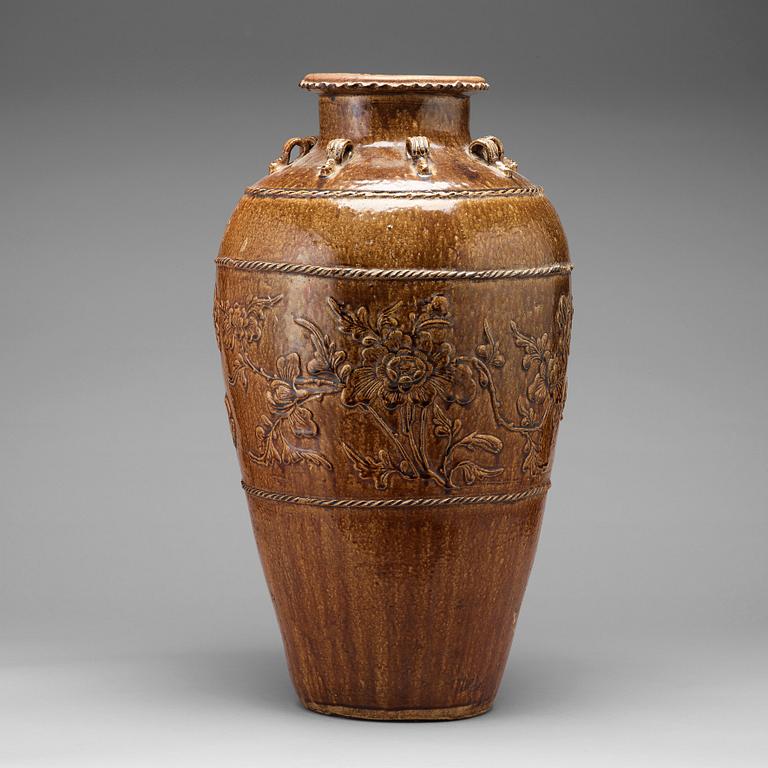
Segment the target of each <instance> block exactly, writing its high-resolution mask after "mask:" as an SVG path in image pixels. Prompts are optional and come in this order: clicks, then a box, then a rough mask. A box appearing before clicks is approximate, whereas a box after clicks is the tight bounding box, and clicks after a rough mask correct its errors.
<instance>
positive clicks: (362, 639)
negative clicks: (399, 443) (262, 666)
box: [249, 496, 544, 720]
mask: <svg viewBox="0 0 768 768" xmlns="http://www.w3.org/2000/svg"><path fill="white" fill-rule="evenodd" d="M249 505H250V510H251V517H252V521H253V527H254V531H255V534H256V540H257V543H258V547H259V552H260V555H261V560H262V563H263V566H264V571H265V574H266V577H267V581H268V584H269V589H270V592H271V595H272V599H273V601H274V604H275V609H276V611H277V616H278V621H279V624H280V629H281V632H282V636H283V641H284V644H285V651H286V655H287V658H288V665H289V668H290V672H291V677H292V679H293V683H294V685H295V687H296V691H297V693H298V695H299V698H300V700H301V702H302V703H303V704H304V706H306V707H307V708H308V709H311V710H314V711H316V712H322V713H325V714H333V715H342V716H347V717H357V718H366V719H377V720H453V719H459V718H464V717H473V716H475V715H479V714H482V713H484V712H486V711H488V709H490V707H491V706H492V704H493V700H494V697H495V695H496V692H497V690H498V687H499V683H500V681H501V677H502V674H503V671H504V666H505V664H506V659H507V656H508V653H509V648H510V644H511V642H512V636H513V634H514V630H515V624H516V621H517V617H518V614H519V611H520V604H521V602H522V599H523V593H524V591H525V586H526V583H527V580H528V575H529V572H530V569H531V565H532V563H533V558H534V554H535V550H536V542H537V540H538V535H539V530H540V527H541V517H542V512H543V507H544V498H543V496H539V497H536V498H529V499H525V500H522V501H519V502H515V503H511V504H506V503H501V504H498V503H497V504H487V505H484V504H471V505H469V504H467V505H462V504H457V505H455V506H453V505H452V506H441V507H436V508H429V507H412V508H402V509H386V508H373V509H360V508H352V509H350V508H322V507H316V506H308V505H307V506H305V505H301V504H294V503H282V502H276V501H270V500H266V499H258V498H249Z"/></svg>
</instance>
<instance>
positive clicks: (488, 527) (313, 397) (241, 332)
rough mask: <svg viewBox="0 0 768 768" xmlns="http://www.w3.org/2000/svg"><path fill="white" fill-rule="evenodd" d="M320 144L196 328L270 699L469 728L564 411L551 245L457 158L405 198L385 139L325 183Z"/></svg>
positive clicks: (490, 679)
mask: <svg viewBox="0 0 768 768" xmlns="http://www.w3.org/2000/svg"><path fill="white" fill-rule="evenodd" d="M392 102H393V103H394V104H396V103H397V96H396V95H394V94H393V95H392ZM321 115H322V110H321ZM322 134H323V132H322V125H321V142H319V143H318V144H319V146H318V145H317V144H316V145H315V147H314V149H311V150H310V151H309V152H307V153H306V155H305V156H304V157H302V158H301V159H300V160H299V161H297V162H296V163H295V164H294V163H290V162H289V163H288V167H287V168H285V169H284V171H281V170H278V171H277V172H276V173H274V174H272V175H271V176H269V177H268V178H267V179H266V180H264V181H263V182H260V183H259V184H257V185H255V186H254V187H251V188H249V190H247V191H246V194H245V195H244V196H243V198H242V199H241V201H240V203H239V205H238V207H237V209H236V210H235V213H234V214H233V216H232V218H231V220H230V223H229V226H228V228H227V231H226V233H225V236H224V239H223V242H222V246H221V250H220V253H219V258H218V259H217V264H218V270H217V283H216V295H215V305H214V321H215V326H216V333H217V340H218V342H219V346H220V349H221V352H222V360H223V367H224V374H225V380H226V386H227V392H226V405H227V412H228V414H229V420H230V425H231V428H232V434H233V440H234V442H235V445H236V447H237V451H238V456H239V460H240V465H241V470H242V476H243V485H244V488H245V490H246V495H247V498H248V503H249V506H250V512H251V517H252V521H253V527H254V531H255V535H256V540H257V544H258V547H259V552H260V555H261V560H262V564H263V566H264V571H265V574H266V578H267V581H268V583H269V588H270V592H271V595H272V598H273V601H274V604H275V609H276V612H277V616H278V621H279V624H280V629H281V633H282V636H283V641H284V645H285V650H286V655H287V658H288V664H289V668H290V671H291V676H292V679H293V682H294V685H295V687H296V689H297V692H298V694H299V697H300V699H301V701H302V702H303V703H304V705H305V706H307V707H308V708H310V709H313V710H316V711H320V712H324V713H329V714H341V715H347V716H352V717H365V718H376V719H454V718H459V717H468V716H472V715H476V714H480V713H482V712H484V711H486V710H487V709H489V708H490V706H491V704H492V702H493V699H494V696H495V694H496V691H497V689H498V686H499V683H500V680H501V676H502V673H503V669H504V666H505V663H506V658H507V655H508V652H509V648H510V643H511V640H512V635H513V633H514V627H515V623H516V620H517V616H518V614H519V610H520V604H521V601H522V597H523V593H524V590H525V585H526V582H527V579H528V574H529V572H530V568H531V565H532V562H533V557H534V553H535V549H536V542H537V539H538V535H539V530H540V527H541V518H542V512H543V507H544V499H545V494H546V490H547V488H548V486H549V475H550V470H551V464H552V456H553V451H554V443H555V438H556V433H557V428H558V424H559V421H560V418H561V414H562V409H563V405H564V401H565V368H566V363H567V355H568V345H569V340H570V323H571V306H572V305H571V299H570V262H569V259H568V253H567V245H566V242H565V238H564V236H563V232H562V228H561V226H560V223H559V220H558V218H557V215H556V214H555V212H554V209H553V208H552V206H551V204H550V203H549V202H548V201H547V199H546V198H545V197H544V196H543V194H541V192H540V191H539V190H537V189H536V188H533V187H531V186H526V185H524V184H521V183H519V182H517V183H515V179H512V180H511V181H508V180H507V179H508V178H509V177H508V176H505V178H504V180H503V183H499V182H498V181H495V179H494V182H495V183H496V186H489V183H488V181H487V180H485V179H482V180H481V182H480V184H478V183H476V182H473V179H472V175H473V173H474V172H477V171H476V169H473V162H474V159H473V157H472V156H471V155H469V154H467V153H466V151H464V150H462V148H461V139H462V137H461V136H459V140H457V142H456V145H457V146H456V147H455V148H454V147H450V146H448V145H450V141H447V142H445V152H444V154H443V155H441V154H440V152H438V151H436V152H434V153H433V154H432V155H431V157H430V158H429V159H428V162H430V163H432V164H433V166H434V167H433V168H432V169H431V171H432V173H431V178H430V179H428V180H426V181H425V180H424V178H423V176H421V175H419V174H418V173H417V172H416V171H414V167H413V162H412V161H413V158H412V157H409V155H408V148H407V145H406V143H405V141H403V142H399V141H398V140H397V137H394V138H392V139H391V140H389V141H387V142H376V141H373V140H369V141H367V143H366V142H365V141H364V140H363V141H361V143H360V147H355V148H353V154H352V157H351V158H348V159H346V160H344V159H343V160H342V162H343V163H347V164H348V165H347V168H344V167H341V168H333V169H331V174H330V181H324V180H323V177H321V176H318V174H319V173H320V171H322V168H323V164H324V163H328V162H329V160H328V157H329V154H330V153H329V152H328V154H326V148H327V142H326V144H325V145H323V142H322V138H323V136H322ZM406 138H407V137H406ZM377 143H381V144H382V146H380V147H378V148H377V146H376V145H377ZM384 144H386V146H383V145H384ZM441 148H443V147H441ZM438 158H442V160H441V161H440V162H439V161H438ZM394 160H397V161H398V162H399V163H400V166H402V167H398V166H397V164H396V163H395V162H394ZM449 161H450V162H449ZM355 163H357V165H355ZM449 166H451V168H454V167H456V168H458V170H456V169H455V168H454V171H453V181H452V182H451V180H448V181H446V180H445V179H441V178H439V177H438V173H437V168H438V167H443V168H446V169H447V168H448V167H449ZM347 169H348V170H349V173H348V176H347V177H346V181H345V178H344V176H343V173H344V171H345V170H347ZM393 169H394V170H393ZM422 170H423V168H422ZM485 170H486V169H483V171H485ZM301 174H303V176H302V175H301ZM281 175H283V179H282V180H280V176H281ZM313 176H314V178H315V179H319V180H313ZM456 176H459V177H460V178H459V179H458V180H456ZM488 178H491V177H488ZM517 190H525V191H523V192H520V191H517Z"/></svg>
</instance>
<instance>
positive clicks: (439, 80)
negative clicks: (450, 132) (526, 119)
mask: <svg viewBox="0 0 768 768" xmlns="http://www.w3.org/2000/svg"><path fill="white" fill-rule="evenodd" d="M299 87H300V88H305V89H306V90H308V91H364V92H379V91H424V92H435V91H437V92H446V91H447V92H451V93H463V92H464V91H484V90H486V89H487V88H488V81H487V80H486V79H485V78H484V77H480V76H478V75H379V74H375V75H372V74H361V73H356V72H312V73H310V74H308V75H305V76H304V78H303V79H302V81H301V82H300V83H299Z"/></svg>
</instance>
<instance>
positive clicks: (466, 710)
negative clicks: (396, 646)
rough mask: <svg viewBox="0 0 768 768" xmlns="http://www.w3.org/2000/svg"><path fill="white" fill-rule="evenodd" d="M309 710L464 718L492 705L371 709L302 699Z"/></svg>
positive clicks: (360, 716) (367, 716)
mask: <svg viewBox="0 0 768 768" xmlns="http://www.w3.org/2000/svg"><path fill="white" fill-rule="evenodd" d="M302 704H303V705H304V706H305V707H306V708H307V709H308V710H310V711H312V712H317V713H318V714H321V715H333V716H336V717H349V718H352V719H355V720H412V721H413V720H415V721H418V720H465V719H466V718H469V717H478V716H479V715H484V714H485V713H486V712H488V711H489V710H490V709H491V707H492V706H493V702H490V703H487V704H465V705H462V706H458V707H435V708H432V709H373V708H368V707H346V706H343V705H339V704H318V703H317V702H314V701H304V702H302Z"/></svg>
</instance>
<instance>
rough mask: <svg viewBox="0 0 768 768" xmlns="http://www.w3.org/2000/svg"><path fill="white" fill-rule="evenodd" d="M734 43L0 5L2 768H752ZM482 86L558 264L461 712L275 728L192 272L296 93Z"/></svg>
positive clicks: (751, 232) (761, 693)
mask: <svg viewBox="0 0 768 768" xmlns="http://www.w3.org/2000/svg"><path fill="white" fill-rule="evenodd" d="M765 24H766V12H765V6H764V4H761V3H758V2H755V3H748V2H735V3H726V2H720V3H709V2H699V3H692V2H691V3H687V2H663V3H659V2H656V3H654V2H622V3H614V2H605V3H602V2H588V3H584V2H581V3H578V2H541V1H539V2H525V3H521V2H495V3H494V2H481V1H479V0H475V2H472V3H468V2H467V3H456V2H440V3H429V4H428V3H416V2H392V1H391V0H390V1H388V2H384V1H383V0H380V1H379V2H376V3H373V2H370V1H369V0H357V2H348V3H341V2H325V3H320V2H316V3H306V4H302V3H296V2H285V1H284V2H280V3H271V4H269V5H267V4H263V5H260V4H258V3H256V2H253V0H251V1H250V2H215V3H214V2H210V3H207V4H203V3H190V2H152V3H149V2H130V3H125V2H120V3H117V2H110V3H104V2H68V3H39V2H24V3H22V2H16V3H4V4H3V6H2V18H0V37H1V40H0V89H1V93H0V104H1V105H2V120H0V135H1V141H2V145H1V146H2V156H1V160H2V162H1V164H0V169H1V170H0V180H1V186H0V243H1V244H2V252H1V256H2V275H1V280H0V370H1V371H2V376H0V393H1V398H2V400H1V405H0V408H1V409H2V410H1V411H0V436H1V438H2V439H1V440H0V501H1V502H2V517H1V518H0V526H1V527H0V633H1V634H0V642H1V644H0V765H2V766H6V765H7V766H17V765H19V766H23V765H56V766H69V765H77V766H91V765H93V766H104V765H109V766H122V765H126V766H127V765H186V766H190V765H213V764H216V765H226V766H230V765H232V766H235V765H254V764H257V763H261V764H264V765H287V766H304V765H312V766H326V765H328V766H330V765H333V766H355V767H356V768H357V767H359V766H360V765H371V766H373V765H382V766H394V765H405V766H417V765H418V766H468V765H481V764H489V765H490V764H495V765H500V764H503V763H509V762H512V761H514V762H515V764H517V765H540V766H563V765H569V766H570V765H580V764H584V765H589V766H591V767H592V768H594V767H595V766H611V768H615V766H617V765H620V766H635V765H636V766H648V765H654V766H688V765H690V766H697V768H701V767H702V766H710V765H711V766H723V765H728V766H758V765H765V764H766V761H768V740H767V739H766V735H765V724H766V722H767V721H768V707H767V705H766V701H767V699H768V661H767V659H766V656H767V655H768V654H766V644H767V641H768V616H767V611H766V575H767V566H766V563H767V562H768V558H766V541H767V539H768V536H767V535H766V534H768V524H767V523H766V507H767V506H768V496H767V493H766V483H765V476H766V471H765V468H766V458H767V456H766V453H767V452H766V422H767V421H768V419H767V418H766V417H767V415H768V413H767V406H766V396H765V392H766V373H767V372H768V370H767V367H766V360H765V349H766V347H765V330H766V309H765V297H766V287H768V286H767V283H768V268H767V267H766V252H765V251H766V248H765V243H766V235H765V221H766V214H767V213H768V199H767V196H766V174H767V172H768V159H767V158H768V153H766V149H765V141H766V136H768V107H767V104H766V75H767V74H768V72H767V69H768V67H767V63H768V56H767V55H766V52H765V51H766V47H765V42H764V32H765ZM334 70H340V71H363V72H365V71H374V72H377V71H383V72H403V71H406V72H414V71H415V72H419V73H420V72H437V73H457V74H473V73H478V74H483V75H485V76H487V77H488V79H489V80H490V81H491V84H492V88H491V90H490V91H489V92H488V93H485V94H479V95H477V96H475V97H473V120H472V123H473V133H474V134H475V135H483V134H487V133H495V134H498V135H499V136H501V137H502V138H503V139H504V141H505V143H506V146H507V149H508V154H510V156H512V157H514V158H515V159H517V160H518V161H519V162H520V166H521V170H522V172H523V173H525V174H526V175H528V176H530V177H531V178H533V179H534V180H535V181H537V182H538V183H541V184H543V185H544V187H545V189H546V190H547V191H548V193H549V195H550V197H551V199H552V200H553V201H554V203H555V205H556V206H557V208H558V210H559V212H560V214H561V217H562V220H563V223H564V225H565V228H566V231H567V233H568V236H569V241H570V245H571V249H572V255H573V258H574V261H575V263H576V265H577V267H576V272H575V274H574V291H575V302H576V316H575V325H574V333H573V350H572V363H571V370H570V374H571V375H570V379H571V386H570V393H569V402H568V406H567V408H566V420H565V422H564V424H563V428H562V429H561V434H560V440H559V449H558V457H557V458H558V460H557V462H556V467H555V473H554V488H553V490H552V491H551V493H550V496H549V502H548V510H547V519H546V523H545V527H544V534H543V537H542V542H541V546H540V549H539V555H538V559H537V563H536V566H535V568H534V573H533V576H532V579H531V583H530V588H529V591H528V594H527V597H526V602H525V606H524V610H523V614H522V617H521V620H520V623H519V626H518V636H517V638H516V641H515V645H514V646H513V651H512V655H511V657H510V664H509V667H508V670H507V674H506V677H505V682H504V685H503V687H502V690H501V692H500V695H499V699H498V702H497V706H496V708H495V709H494V711H493V712H492V713H491V714H490V715H488V716H486V717H483V718H479V719H477V720H473V721H466V722H461V723H454V724H419V725H408V724H400V725H397V724H381V723H362V722H354V721H345V720H339V719H331V718H323V717H319V716H317V715H313V714H310V713H306V712H304V711H303V710H302V709H301V708H300V707H299V706H298V704H297V703H296V702H295V698H294V695H293V692H292V689H291V687H290V683H289V680H288V677H287V672H286V670H285V667H284V663H283V660H282V648H281V644H280V638H279V633H278V631H277V628H276V624H275V621H274V618H273V614H272V608H271V605H270V602H269V597H268V593H267V591H266V588H265V585H264V582H263V578H262V575H261V570H260V566H259V563H258V558H257V554H256V549H255V546H254V543H253V541H252V535H251V530H250V525H249V521H248V517H247V512H246V504H245V500H244V498H243V495H242V492H241V490H240V487H239V482H238V481H239V473H238V469H237V464H236V460H235V456H234V454H233V450H232V446H231V442H230V438H229V434H228V427H227V420H226V416H225V412H224V407H223V404H222V397H223V391H224V390H223V383H222V379H221V374H220V371H219V361H218V356H217V353H216V350H215V345H214V340H213V333H212V329H211V320H210V305H211V294H212V285H213V266H212V259H213V257H214V255H215V253H216V250H217V246H218V240H219V238H220V236H221V233H222V231H223V228H224V226H225V224H226V221H227V217H228V215H229V213H230V211H231V209H232V207H233V206H234V204H235V202H236V200H237V198H238V196H239V194H240V192H241V190H242V189H243V187H244V186H245V185H246V184H248V183H250V182H252V181H254V180H255V179H257V178H258V177H260V176H261V175H263V173H264V172H265V170H266V166H267V163H268V161H269V160H271V159H272V158H273V157H274V156H275V155H276V154H277V151H278V149H279V147H280V145H281V143H282V141H283V140H284V138H286V137H287V136H289V135H296V134H299V135H301V134H306V133H310V132H312V131H313V130H314V128H315V126H316V119H317V118H316V113H315V109H316V104H315V101H316V98H315V97H314V96H312V95H310V94H304V93H302V92H300V91H299V90H297V88H296V83H297V81H298V80H299V78H300V77H301V76H302V75H303V74H304V73H305V72H307V71H334Z"/></svg>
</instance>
